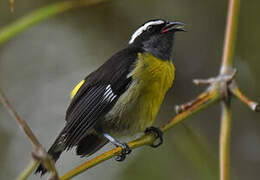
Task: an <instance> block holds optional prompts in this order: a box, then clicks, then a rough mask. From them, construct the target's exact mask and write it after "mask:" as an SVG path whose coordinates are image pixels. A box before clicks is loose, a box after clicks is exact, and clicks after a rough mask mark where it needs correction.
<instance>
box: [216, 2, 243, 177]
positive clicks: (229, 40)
mask: <svg viewBox="0 0 260 180" xmlns="http://www.w3.org/2000/svg"><path fill="white" fill-rule="evenodd" d="M239 3H240V0H229V5H228V15H227V22H226V33H225V39H224V47H223V56H222V64H221V69H220V75H219V76H225V75H229V74H231V73H232V72H233V71H234V68H233V64H234V49H235V41H236V32H237V26H238V15H239ZM234 76H235V75H234ZM233 81H234V80H232V81H230V82H223V83H221V84H220V85H221V86H220V87H221V89H220V91H221V92H222V94H224V96H223V100H222V107H221V108H222V116H221V130H220V140H219V141H220V145H219V151H220V156H219V161H220V163H219V165H220V180H229V178H230V177H229V173H230V167H229V164H230V157H229V156H230V134H231V107H230V104H231V102H230V101H231V97H230V93H229V89H228V87H229V85H230V84H232V83H233Z"/></svg>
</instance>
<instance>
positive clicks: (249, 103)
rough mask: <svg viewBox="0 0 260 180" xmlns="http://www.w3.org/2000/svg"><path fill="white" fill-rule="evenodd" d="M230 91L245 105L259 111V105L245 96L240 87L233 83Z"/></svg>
mask: <svg viewBox="0 0 260 180" xmlns="http://www.w3.org/2000/svg"><path fill="white" fill-rule="evenodd" d="M231 92H232V93H233V94H234V95H235V96H236V97H237V98H238V99H239V100H240V101H242V102H243V103H244V104H245V105H247V106H248V107H249V108H250V109H251V110H252V111H255V112H259V111H260V105H259V104H258V103H257V102H255V101H252V100H251V99H249V98H248V97H246V96H245V95H244V94H243V93H242V92H241V91H240V89H239V88H238V87H237V86H236V85H235V87H233V88H231Z"/></svg>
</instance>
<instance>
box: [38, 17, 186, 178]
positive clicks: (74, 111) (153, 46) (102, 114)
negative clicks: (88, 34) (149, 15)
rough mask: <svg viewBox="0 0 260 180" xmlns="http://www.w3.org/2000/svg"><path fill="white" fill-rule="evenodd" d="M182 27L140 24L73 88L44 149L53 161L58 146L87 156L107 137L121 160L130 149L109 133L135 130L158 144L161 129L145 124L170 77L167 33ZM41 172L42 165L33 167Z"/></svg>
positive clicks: (154, 22)
mask: <svg viewBox="0 0 260 180" xmlns="http://www.w3.org/2000/svg"><path fill="white" fill-rule="evenodd" d="M183 26H184V24H183V23H181V22H176V21H165V20H162V19H156V20H150V21H148V22H146V23H144V24H143V25H142V26H140V27H139V28H138V29H137V30H136V31H135V32H134V34H133V35H132V36H131V39H130V41H129V43H128V46H127V47H126V48H125V49H123V50H121V51H119V52H118V53H116V54H115V55H113V56H112V57H111V58H110V59H108V60H107V61H106V62H105V63H104V64H103V65H102V66H100V67H99V68H98V69H97V70H95V71H94V72H92V73H90V74H89V75H88V76H87V77H86V78H85V79H84V80H82V81H81V82H80V83H79V84H78V85H77V86H76V87H75V88H74V90H73V91H72V93H71V97H72V101H71V103H70V105H69V107H68V109H67V112H66V118H65V119H66V124H65V127H64V129H63V130H62V131H61V132H60V134H59V136H58V137H57V139H56V140H55V141H54V143H53V145H52V146H51V148H50V149H49V151H48V153H49V155H50V156H51V157H52V158H53V160H54V161H57V160H58V159H59V157H60V155H61V153H62V152H63V151H64V150H70V149H71V148H73V147H76V153H77V155H80V156H82V157H83V156H89V155H91V154H93V153H95V152H96V151H98V150H99V149H100V148H102V147H103V146H104V145H105V144H107V143H108V142H111V143H112V144H114V145H115V146H121V147H122V153H121V155H120V156H118V157H117V158H116V160H118V161H122V160H124V159H125V156H126V154H129V153H130V152H131V149H130V148H129V147H128V145H127V144H126V143H122V142H120V141H118V140H117V139H116V138H115V137H120V136H126V135H128V136H129V135H133V134H135V133H138V132H145V133H154V134H155V135H156V136H157V138H159V139H160V143H159V144H161V143H162V133H161V131H160V130H159V129H158V128H155V127H151V126H152V124H153V122H154V119H155V117H156V115H157V113H158V111H159V109H160V106H161V103H162V101H163V99H164V96H165V94H166V92H167V91H168V89H169V88H170V87H171V86H172V83H173V80H174V71H175V68H174V65H173V62H172V57H171V56H172V48H173V39H174V37H173V36H174V33H175V32H177V31H184V29H183ZM157 145H158V144H157ZM157 145H155V144H154V145H152V146H157ZM45 172H46V170H45V169H44V167H43V166H42V165H40V166H39V167H38V169H37V170H36V173H41V174H44V173H45Z"/></svg>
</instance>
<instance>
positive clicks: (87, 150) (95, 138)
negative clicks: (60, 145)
mask: <svg viewBox="0 0 260 180" xmlns="http://www.w3.org/2000/svg"><path fill="white" fill-rule="evenodd" d="M107 142H108V140H107V139H106V138H105V137H104V136H103V135H98V134H88V135H87V136H85V137H84V138H82V139H81V140H80V142H79V143H78V144H77V149H76V153H77V155H80V156H81V157H84V156H90V155H92V154H93V153H95V152H96V151H98V150H99V149H100V148H102V147H103V146H104V145H105V144H107Z"/></svg>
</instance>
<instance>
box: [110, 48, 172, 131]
mask: <svg viewBox="0 0 260 180" xmlns="http://www.w3.org/2000/svg"><path fill="white" fill-rule="evenodd" d="M138 58H139V60H138V62H137V64H136V68H135V69H134V71H133V72H131V73H130V74H129V76H131V77H132V83H131V85H130V87H129V88H128V90H127V91H126V92H125V93H124V94H122V95H121V97H120V98H119V99H118V101H117V103H116V104H115V106H114V107H113V108H112V110H111V111H110V112H109V113H108V115H107V116H106V122H108V123H109V124H111V126H112V127H111V126H110V127H108V129H110V130H112V129H113V130H112V131H111V132H110V133H112V134H117V133H116V132H118V134H120V135H122V133H123V132H125V134H133V133H136V132H141V131H144V130H145V129H146V128H147V127H149V126H151V125H152V124H153V122H154V120H155V117H156V116H157V114H158V111H159V109H160V106H161V104H162V101H163V99H164V96H165V94H166V92H167V91H168V89H169V88H170V87H171V86H172V83H173V80H174V71H175V68H174V65H173V64H172V62H170V61H166V60H160V59H158V58H156V57H154V56H153V55H151V54H148V53H145V54H141V53H139V54H138ZM110 130H109V131H110Z"/></svg>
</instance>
